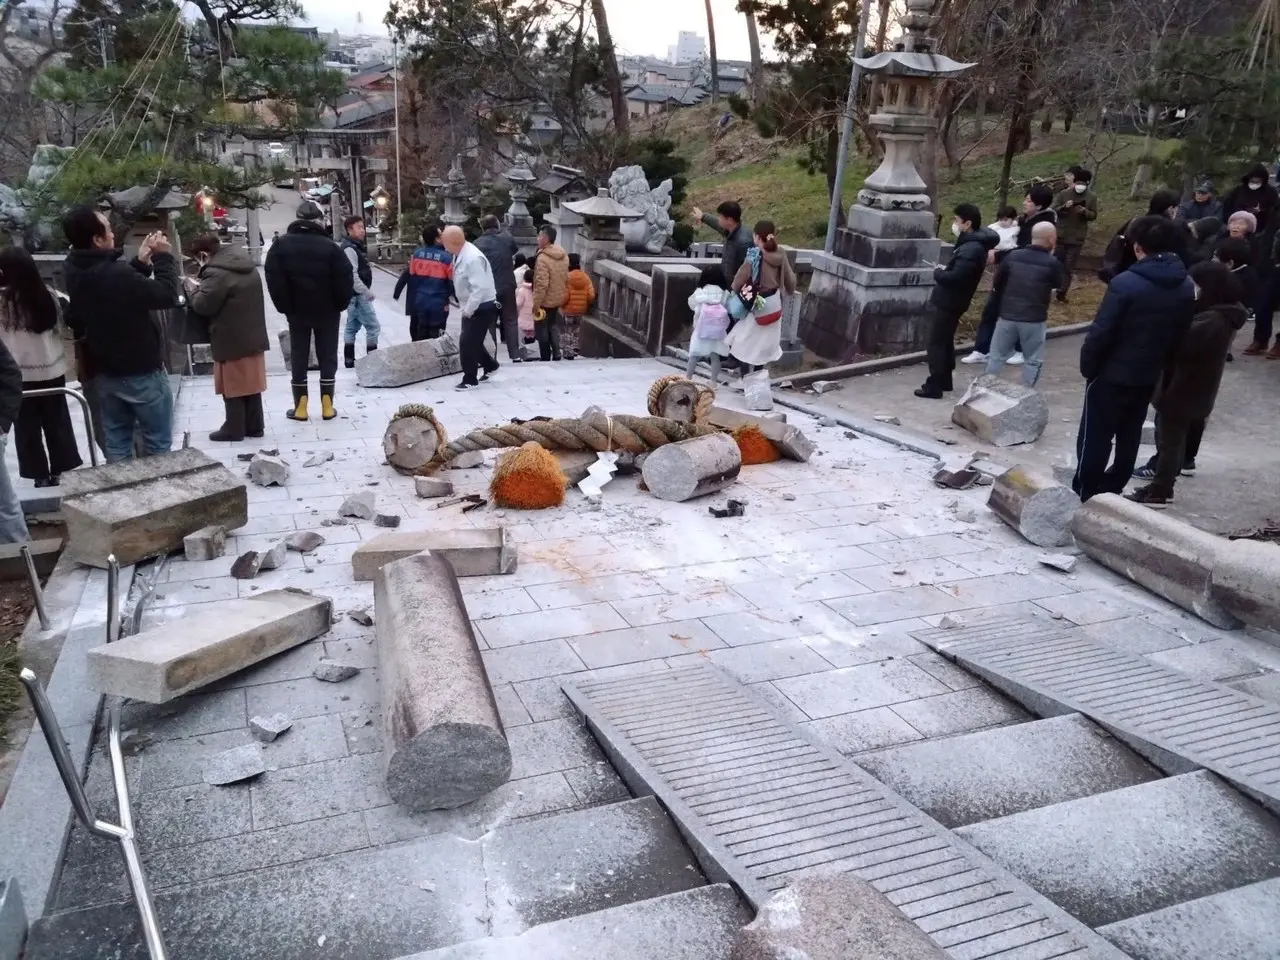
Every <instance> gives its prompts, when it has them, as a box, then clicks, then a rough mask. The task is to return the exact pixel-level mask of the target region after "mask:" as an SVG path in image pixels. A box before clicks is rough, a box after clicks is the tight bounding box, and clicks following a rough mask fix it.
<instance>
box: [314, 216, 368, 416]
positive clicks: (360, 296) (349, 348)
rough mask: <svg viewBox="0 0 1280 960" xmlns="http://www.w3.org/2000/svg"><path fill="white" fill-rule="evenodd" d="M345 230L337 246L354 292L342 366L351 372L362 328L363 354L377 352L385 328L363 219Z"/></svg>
mask: <svg viewBox="0 0 1280 960" xmlns="http://www.w3.org/2000/svg"><path fill="white" fill-rule="evenodd" d="M342 229H343V231H344V232H345V233H346V236H344V237H343V238H342V242H341V243H340V244H338V246H339V247H340V248H341V249H342V255H343V256H344V257H346V258H347V263H348V264H349V265H350V266H351V284H352V287H353V289H354V290H355V293H353V294H352V295H351V302H350V303H348V304H347V325H346V328H345V329H344V330H343V331H342V358H343V363H344V365H345V366H346V368H347V369H348V370H350V369H351V368H352V367H354V366H355V365H356V334H358V333H359V332H360V328H361V327H363V328H364V352H365V353H373V352H374V351H375V350H377V349H378V336H379V334H381V333H382V325H381V324H379V323H378V311H377V310H375V309H374V308H373V300H374V296H373V266H372V265H371V264H370V263H369V245H368V243H367V242H366V240H365V226H364V217H362V216H359V215H356V216H351V217H347V218H346V219H345V220H343V221H342ZM323 403H324V401H323V400H321V404H322V405H323Z"/></svg>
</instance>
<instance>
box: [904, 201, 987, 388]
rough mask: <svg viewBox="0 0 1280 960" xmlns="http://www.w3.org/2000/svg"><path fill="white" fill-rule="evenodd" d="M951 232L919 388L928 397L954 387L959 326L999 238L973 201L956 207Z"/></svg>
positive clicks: (937, 276) (932, 300)
mask: <svg viewBox="0 0 1280 960" xmlns="http://www.w3.org/2000/svg"><path fill="white" fill-rule="evenodd" d="M951 232H952V234H954V236H955V247H954V248H952V251H951V259H950V260H948V261H947V265H946V266H945V267H943V266H939V267H938V268H937V270H936V272H935V273H934V275H933V293H931V294H930V295H929V314H930V316H929V347H928V353H929V377H928V379H927V380H925V382H924V386H922V387H920V389H918V390H917V391H916V396H917V397H921V398H923V399H926V400H941V399H942V395H943V394H944V393H948V392H950V391H951V390H952V389H953V384H952V375H953V374H954V373H955V369H956V327H957V326H959V324H960V318H961V317H962V316H964V313H965V311H966V310H968V309H969V304H970V302H971V301H972V300H973V294H974V291H975V290H977V289H978V281H979V280H981V279H982V271H983V270H984V269H985V268H986V265H987V251H988V250H994V249H995V246H996V244H997V243H999V242H1000V237H999V236H998V235H997V234H996V232H995V231H994V230H988V229H987V228H985V227H983V226H982V213H981V212H980V211H979V210H978V208H977V207H975V206H974V205H973V204H971V203H962V204H960V205H959V206H958V207H956V209H955V219H954V220H953V221H952V222H951Z"/></svg>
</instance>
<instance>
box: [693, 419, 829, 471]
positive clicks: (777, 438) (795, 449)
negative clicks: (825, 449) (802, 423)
mask: <svg viewBox="0 0 1280 960" xmlns="http://www.w3.org/2000/svg"><path fill="white" fill-rule="evenodd" d="M707 422H708V423H710V424H712V425H713V426H717V427H721V428H723V429H725V430H737V429H738V428H739V427H756V428H758V429H759V431H760V432H761V433H763V434H764V435H765V437H767V438H768V439H769V440H771V441H773V445H774V446H775V447H777V448H778V452H779V453H780V454H782V455H783V456H784V457H786V458H787V459H788V460H797V461H799V462H800V463H808V462H809V458H810V457H812V456H813V455H814V453H815V452H816V450H817V447H816V446H814V443H813V441H812V440H810V439H809V438H808V437H806V436H805V435H804V434H803V433H802V432H801V431H800V428H799V427H794V426H791V425H790V424H788V423H786V422H785V421H779V420H775V419H772V418H770V417H758V416H753V415H751V414H749V413H740V412H739V411H737V410H726V409H725V408H724V407H712V408H711V414H710V415H709V416H708V417H707Z"/></svg>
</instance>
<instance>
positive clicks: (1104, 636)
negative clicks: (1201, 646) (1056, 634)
mask: <svg viewBox="0 0 1280 960" xmlns="http://www.w3.org/2000/svg"><path fill="white" fill-rule="evenodd" d="M1080 629H1081V632H1082V633H1083V634H1084V635H1085V636H1087V637H1088V638H1089V639H1090V640H1093V641H1094V642H1096V643H1100V644H1102V645H1103V646H1104V647H1110V648H1111V649H1112V650H1119V651H1120V652H1121V653H1137V654H1149V653H1155V652H1157V651H1159V650H1172V649H1175V648H1177V647H1185V646H1187V641H1186V640H1184V639H1183V638H1182V637H1180V636H1178V634H1177V632H1176V631H1175V630H1173V629H1171V628H1168V627H1163V626H1159V625H1157V624H1154V623H1152V622H1151V621H1150V620H1148V619H1147V618H1146V617H1123V618H1121V619H1119V620H1103V621H1102V622H1101V623H1091V624H1089V625H1088V626H1085V627H1081V628H1080Z"/></svg>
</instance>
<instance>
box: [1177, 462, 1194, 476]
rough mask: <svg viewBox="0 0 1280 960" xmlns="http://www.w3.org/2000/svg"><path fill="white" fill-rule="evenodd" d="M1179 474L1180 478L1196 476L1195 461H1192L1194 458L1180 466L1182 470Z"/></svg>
mask: <svg viewBox="0 0 1280 960" xmlns="http://www.w3.org/2000/svg"><path fill="white" fill-rule="evenodd" d="M1179 473H1181V474H1182V476H1184V477H1194V476H1195V475H1196V461H1195V459H1194V458H1192V459H1190V460H1188V461H1187V462H1186V463H1184V464H1183V465H1182V469H1181V470H1180V471H1179Z"/></svg>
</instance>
